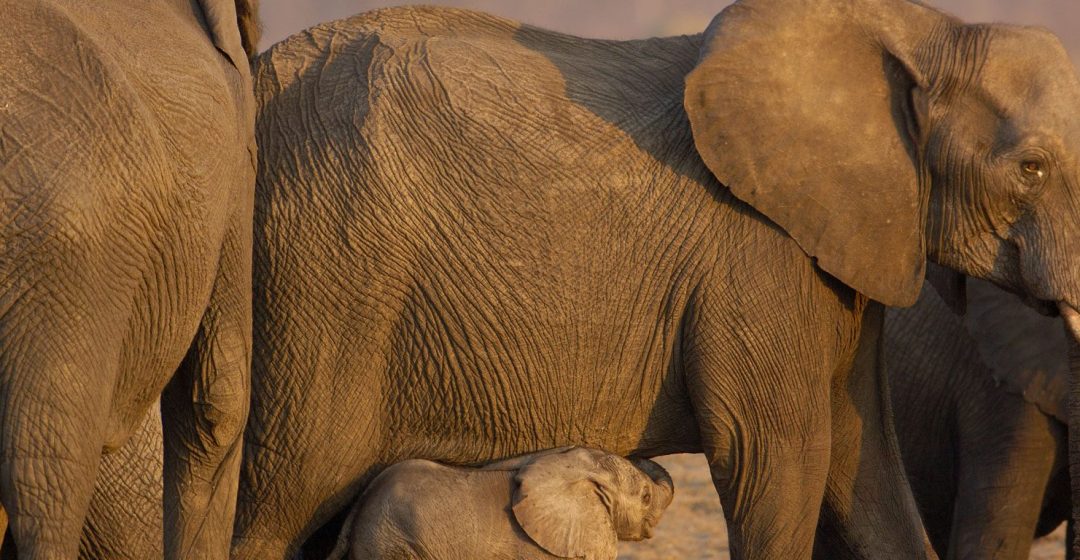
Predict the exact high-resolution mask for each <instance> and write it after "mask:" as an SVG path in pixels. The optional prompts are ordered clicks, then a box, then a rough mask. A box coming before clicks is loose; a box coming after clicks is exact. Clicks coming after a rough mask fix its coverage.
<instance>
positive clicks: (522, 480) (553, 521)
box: [330, 448, 674, 560]
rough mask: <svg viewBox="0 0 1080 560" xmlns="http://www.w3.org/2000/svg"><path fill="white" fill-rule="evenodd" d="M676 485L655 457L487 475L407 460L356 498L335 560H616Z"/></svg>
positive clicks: (567, 456) (596, 456)
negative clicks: (619, 548)
mask: <svg viewBox="0 0 1080 560" xmlns="http://www.w3.org/2000/svg"><path fill="white" fill-rule="evenodd" d="M673 493H674V483H673V482H672V480H671V477H670V476H669V475H668V474H667V472H666V471H664V469H663V468H662V467H661V466H660V465H658V464H656V463H654V462H652V461H649V460H647V459H638V460H636V461H635V462H633V463H631V462H630V461H628V460H626V459H623V458H622V457H619V456H617V455H610V454H607V453H605V452H603V451H600V450H596V449H585V448H572V449H569V450H567V449H558V450H551V451H543V452H539V453H534V454H529V455H526V456H523V457H518V458H516V459H512V460H508V461H503V462H500V463H496V464H492V465H488V466H485V467H483V468H480V469H469V468H458V467H450V466H446V465H440V464H438V463H434V462H431V461H425V460H420V459H412V460H408V461H403V462H401V463H397V464H395V465H391V466H390V467H389V468H387V469H386V470H384V471H383V472H382V473H380V474H379V476H378V477H376V478H375V480H373V481H372V483H371V485H370V486H369V487H368V489H367V491H366V492H365V493H364V495H363V496H361V497H360V498H359V499H358V500H357V504H356V505H355V506H354V507H353V510H352V512H351V513H350V514H349V517H348V518H347V520H346V522H345V528H344V530H343V531H342V534H341V536H340V537H339V540H338V546H337V548H336V549H335V550H334V552H333V553H332V554H331V555H330V558H331V559H338V560H339V559H341V558H346V557H347V558H352V559H356V560H359V559H367V558H417V559H423V560H453V559H457V558H490V559H492V560H498V559H505V560H541V559H554V558H585V559H589V560H592V559H596V560H601V559H604V560H614V558H615V557H616V540H642V539H646V538H649V537H651V536H652V530H653V528H654V527H655V526H656V523H657V522H659V520H660V516H661V515H662V514H663V512H664V509H665V508H667V506H668V505H669V504H670V503H671V499H672V497H673Z"/></svg>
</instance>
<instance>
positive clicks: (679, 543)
mask: <svg viewBox="0 0 1080 560" xmlns="http://www.w3.org/2000/svg"><path fill="white" fill-rule="evenodd" d="M657 462H658V463H660V464H662V465H664V467H665V468H666V469H667V470H668V471H669V472H670V473H671V476H672V478H674V479H675V501H674V502H673V503H672V504H671V506H670V507H669V508H668V510H667V512H666V513H665V514H664V518H663V519H662V520H661V521H660V525H659V526H658V527H657V528H656V535H655V536H654V537H653V538H652V539H650V540H648V541H645V542H641V543H627V542H624V543H619V552H620V554H619V558H620V559H623V560H689V559H694V560H727V558H728V542H727V532H726V531H725V530H724V517H723V513H722V512H721V511H720V501H719V499H718V498H717V497H716V491H715V490H713V487H712V480H710V478H709V467H708V465H707V464H706V463H705V459H704V457H702V456H701V455H671V456H668V457H661V458H660V459H658V460H657ZM1063 558H1065V532H1064V527H1062V528H1060V529H1058V530H1057V531H1055V532H1054V533H1053V534H1051V535H1049V536H1047V537H1046V538H1044V539H1040V540H1038V541H1037V542H1036V543H1035V546H1034V547H1033V548H1032V549H1031V559H1032V560H1061V559H1063Z"/></svg>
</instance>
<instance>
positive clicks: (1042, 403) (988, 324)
mask: <svg viewBox="0 0 1080 560" xmlns="http://www.w3.org/2000/svg"><path fill="white" fill-rule="evenodd" d="M967 295H968V303H967V315H966V316H965V317H964V322H965V325H966V327H967V330H968V332H969V333H971V337H972V338H973V339H974V340H975V345H976V347H977V348H978V351H979V356H980V357H981V358H982V359H983V361H984V362H985V363H986V365H987V366H989V368H990V371H991V373H992V374H993V376H994V379H995V380H996V381H998V382H999V383H1001V384H1002V385H1003V386H1004V387H1005V388H1006V390H1009V391H1011V392H1013V393H1016V394H1019V395H1023V397H1024V399H1026V400H1027V401H1028V402H1031V403H1033V404H1034V405H1035V406H1037V407H1039V409H1040V410H1042V411H1043V412H1045V413H1046V414H1050V415H1052V416H1054V417H1055V418H1057V419H1058V420H1061V421H1062V422H1068V418H1069V416H1068V395H1069V377H1068V376H1069V371H1068V369H1069V366H1068V352H1069V346H1068V338H1067V336H1066V334H1065V331H1064V329H1063V328H1062V321H1061V319H1059V318H1051V317H1044V316H1042V315H1040V314H1039V313H1037V312H1036V311H1034V310H1033V309H1031V308H1030V307H1028V306H1027V305H1025V304H1024V303H1023V302H1022V301H1020V299H1019V298H1017V297H1016V296H1014V295H1012V294H1010V293H1008V292H1005V291H1004V290H1002V289H1001V288H998V287H996V286H994V285H993V284H990V283H989V282H986V281H983V280H978V279H974V278H971V279H968V287H967Z"/></svg>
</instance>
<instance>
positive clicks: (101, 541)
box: [79, 405, 163, 560]
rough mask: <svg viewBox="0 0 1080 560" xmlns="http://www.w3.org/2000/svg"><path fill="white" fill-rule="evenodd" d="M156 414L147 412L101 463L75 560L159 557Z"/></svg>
mask: <svg viewBox="0 0 1080 560" xmlns="http://www.w3.org/2000/svg"><path fill="white" fill-rule="evenodd" d="M162 455H163V449H162V445H161V414H160V412H159V409H158V406H157V405H155V406H153V407H151V409H150V413H149V414H147V415H146V418H145V419H144V420H143V423H142V425H140V426H139V427H138V429H137V430H136V431H135V433H133V434H132V435H131V438H130V439H128V441H127V443H125V444H124V446H123V447H121V448H120V449H118V450H117V451H115V452H114V453H110V454H108V455H105V456H103V457H102V458H101V466H100V467H99V468H98V478H97V482H96V484H95V486H94V497H93V498H92V499H91V500H90V509H89V511H88V513H87V516H86V525H85V526H84V527H83V534H82V541H81V543H80V544H79V558H81V559H84V560H142V559H148V558H161V557H162V544H163V539H162V525H161V524H162V517H161V491H162V481H161V473H162Z"/></svg>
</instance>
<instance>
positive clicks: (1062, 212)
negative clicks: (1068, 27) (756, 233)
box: [684, 0, 1080, 504]
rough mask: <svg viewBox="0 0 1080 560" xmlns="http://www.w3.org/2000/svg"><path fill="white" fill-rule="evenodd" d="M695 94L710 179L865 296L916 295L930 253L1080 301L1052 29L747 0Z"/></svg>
mask: <svg viewBox="0 0 1080 560" xmlns="http://www.w3.org/2000/svg"><path fill="white" fill-rule="evenodd" d="M684 95H685V97H684V106H685V108H686V111H687V114H688V116H689V120H690V124H691V127H692V130H693V135H694V142H695V145H696V147H697V150H698V152H699V154H700V155H701V158H702V160H703V161H704V162H705V164H706V165H707V166H708V168H709V169H710V170H711V171H712V173H713V174H714V175H715V176H716V178H717V179H719V180H720V181H721V182H722V183H724V184H725V185H727V186H728V187H729V188H730V189H731V191H732V192H733V193H734V194H735V195H736V196H737V197H739V198H741V199H742V200H744V201H745V202H747V203H749V204H750V205H752V206H753V207H754V208H756V209H757V210H758V211H760V212H761V213H762V214H764V215H765V216H766V217H768V218H769V219H770V220H772V221H773V222H775V223H776V224H777V225H779V226H780V227H782V228H783V229H784V230H785V231H786V232H787V233H788V234H789V235H790V236H791V237H792V238H793V239H794V240H795V241H796V242H797V243H798V244H799V246H800V247H801V248H802V249H803V250H804V251H805V252H806V253H807V254H808V255H809V256H811V257H813V258H814V259H815V260H816V262H817V264H818V265H819V266H820V267H821V268H822V269H823V270H825V271H826V272H828V273H830V274H832V275H833V276H835V277H836V278H838V279H839V280H841V281H842V282H844V283H845V284H847V285H848V286H850V287H852V288H854V289H856V290H858V291H859V292H861V293H863V294H865V295H866V296H868V297H870V298H872V299H875V300H878V301H880V302H883V303H885V304H888V305H899V306H907V305H911V304H912V303H913V302H914V301H915V299H916V298H917V296H918V293H919V289H920V287H921V285H922V281H923V277H924V270H925V267H926V261H927V259H929V260H931V261H934V262H937V263H939V264H942V265H944V266H945V267H947V268H949V269H951V270H952V271H954V272H955V273H959V274H964V275H969V276H973V277H978V278H982V279H986V280H989V281H991V282H993V283H995V284H997V285H998V286H1000V287H1002V288H1005V289H1006V290H1009V291H1013V292H1016V293H1018V294H1021V295H1022V296H1023V297H1025V298H1026V299H1027V300H1028V301H1029V302H1031V303H1033V304H1034V305H1036V306H1037V307H1041V308H1042V309H1044V310H1046V311H1051V312H1052V310H1054V309H1055V308H1058V309H1060V310H1061V311H1062V312H1071V311H1072V310H1074V309H1076V308H1077V307H1078V306H1080V112H1078V111H1076V107H1080V81H1078V80H1077V77H1076V74H1075V72H1074V70H1073V66H1072V64H1071V63H1070V61H1069V58H1068V56H1067V54H1066V53H1065V50H1064V48H1063V47H1062V46H1061V44H1060V42H1059V41H1058V40H1057V38H1056V37H1054V36H1053V35H1052V34H1050V33H1049V32H1046V31H1044V30H1041V29H1037V28H1031V27H1016V26H1008V25H997V24H995V25H967V24H964V23H962V22H960V21H957V20H956V19H953V18H952V17H950V16H947V15H945V14H943V13H941V12H939V11H937V10H934V9H932V8H930V7H928V6H925V5H923V4H920V3H916V2H908V1H905V0H841V1H825V0H742V1H740V2H738V3H736V4H734V5H732V6H730V7H728V8H727V9H725V10H724V11H723V12H722V13H721V14H720V15H718V16H717V17H716V18H715V19H714V20H713V22H712V24H711V25H710V26H709V28H708V30H707V31H706V32H705V36H704V38H703V43H702V50H701V53H700V58H699V61H698V63H697V65H696V67H695V68H694V70H693V71H692V72H691V73H690V75H689V76H688V77H687V79H686V90H685V94H684ZM946 285H948V283H946ZM952 285H954V286H955V285H961V284H960V283H952ZM946 299H950V298H948V297H946ZM1072 334H1073V336H1074V337H1076V336H1080V331H1078V330H1077V328H1076V325H1075V324H1074V326H1073V330H1072ZM1074 378H1075V376H1074ZM1073 383H1075V381H1074V382H1073ZM1073 392H1077V391H1075V390H1074V391H1073ZM1077 406H1080V400H1077V401H1074V404H1072V405H1071V407H1072V408H1074V409H1075V408H1076V407H1077ZM1073 416H1074V417H1077V418H1080V411H1074V412H1073ZM1071 454H1072V458H1071V462H1072V463H1073V464H1074V465H1077V464H1078V463H1080V448H1078V447H1077V446H1075V445H1074V446H1073V448H1072V451H1071ZM1073 480H1074V484H1076V486H1075V487H1074V493H1073V495H1074V503H1078V504H1080V477H1074V478H1073Z"/></svg>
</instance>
